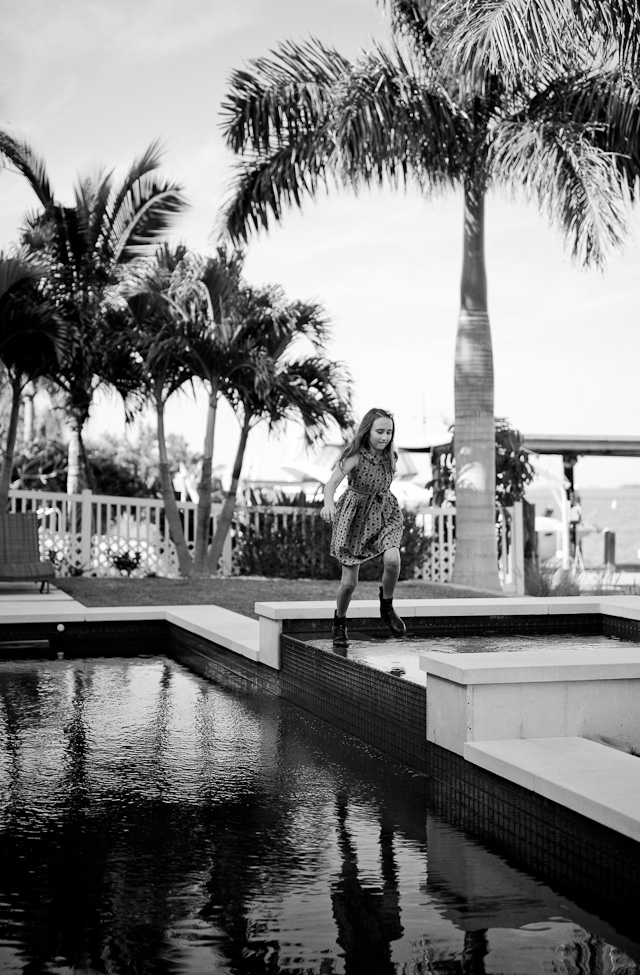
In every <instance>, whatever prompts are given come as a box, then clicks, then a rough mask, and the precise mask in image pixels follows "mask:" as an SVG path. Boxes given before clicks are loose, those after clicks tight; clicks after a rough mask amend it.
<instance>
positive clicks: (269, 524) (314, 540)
mask: <svg viewBox="0 0 640 975" xmlns="http://www.w3.org/2000/svg"><path fill="white" fill-rule="evenodd" d="M430 544H431V541H430V539H429V538H428V537H427V536H425V534H424V532H423V530H422V528H421V527H420V525H418V524H417V520H416V515H415V513H414V512H413V511H405V512H404V531H403V534H402V542H401V545H400V551H401V553H402V571H401V574H400V578H401V579H413V578H414V576H415V575H416V571H417V570H418V569H419V568H421V566H422V564H423V563H424V562H425V561H426V559H427V556H428V554H429V546H430ZM330 545H331V528H330V526H329V525H327V524H325V522H323V521H322V519H321V518H320V517H319V510H318V509H316V510H314V511H309V510H306V511H300V512H299V513H296V516H295V518H293V519H292V518H291V516H290V515H287V516H286V517H285V516H283V515H281V514H279V513H278V511H277V510H276V509H273V508H267V509H263V510H261V511H259V512H258V511H255V510H254V512H253V513H252V520H251V522H244V523H243V522H242V520H241V519H239V520H238V523H237V524H236V532H235V545H234V553H233V571H234V574H236V575H257V576H267V577H272V578H280V579H339V578H340V574H341V569H340V565H339V563H338V562H337V561H336V559H334V558H332V557H331V556H330V555H329V547H330ZM381 574H382V556H378V557H377V558H375V559H371V560H370V561H369V562H365V563H364V565H362V567H361V569H360V578H361V579H362V580H363V581H366V580H370V579H379V578H380V576H381Z"/></svg>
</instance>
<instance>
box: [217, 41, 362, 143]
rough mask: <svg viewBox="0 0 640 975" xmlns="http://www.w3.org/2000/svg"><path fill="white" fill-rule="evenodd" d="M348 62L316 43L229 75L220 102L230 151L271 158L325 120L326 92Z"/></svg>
mask: <svg viewBox="0 0 640 975" xmlns="http://www.w3.org/2000/svg"><path fill="white" fill-rule="evenodd" d="M348 70H349V62H348V61H347V59H346V58H344V57H343V56H342V55H341V54H339V53H338V52H337V51H335V50H334V49H332V48H329V47H326V46H325V45H323V44H322V43H321V42H320V41H318V40H315V39H313V38H312V39H310V40H309V41H307V42H305V43H302V44H296V43H294V42H291V41H289V42H285V43H283V44H281V45H280V47H279V48H278V49H277V50H275V51H272V52H271V55H270V57H264V58H256V59H254V60H252V61H250V62H249V66H248V68H246V69H243V70H240V71H234V72H233V73H232V75H231V77H230V79H229V85H228V89H227V94H226V97H225V99H224V100H223V102H222V107H221V114H222V119H223V121H222V124H221V127H222V131H223V134H224V137H225V139H226V142H227V145H228V146H229V148H230V149H231V150H232V151H233V152H246V151H247V150H250V151H252V152H253V153H271V152H272V151H273V149H274V147H276V146H280V145H282V144H291V143H293V142H296V141H299V140H300V137H301V136H302V137H304V136H306V135H308V133H309V132H310V131H312V130H314V129H317V128H318V127H319V125H321V124H322V122H323V121H325V120H326V118H327V113H328V110H329V105H330V92H331V88H332V87H333V85H334V84H335V83H336V81H337V80H338V79H339V78H340V77H341V76H342V75H343V74H344V73H345V72H346V71H348Z"/></svg>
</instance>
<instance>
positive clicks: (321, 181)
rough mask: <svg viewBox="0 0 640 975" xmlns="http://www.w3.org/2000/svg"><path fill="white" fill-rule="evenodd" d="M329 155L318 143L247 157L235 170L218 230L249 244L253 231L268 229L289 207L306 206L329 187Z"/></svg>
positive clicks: (219, 219) (286, 147)
mask: <svg viewBox="0 0 640 975" xmlns="http://www.w3.org/2000/svg"><path fill="white" fill-rule="evenodd" d="M326 160H327V154H326V153H325V152H323V151H322V149H321V148H320V146H316V145H315V144H314V145H312V146H307V147H306V152H301V151H300V148H299V147H298V146H283V147H280V148H278V149H275V150H273V151H272V152H271V153H270V154H268V155H267V154H263V155H260V154H247V155H246V156H245V157H244V158H243V159H242V160H241V162H240V163H239V164H238V166H237V167H236V169H235V175H234V177H233V179H232V181H231V183H230V186H229V191H228V197H227V200H226V202H225V203H223V206H222V208H221V210H220V215H219V218H218V221H217V224H218V231H219V233H220V234H221V235H226V236H228V237H229V238H230V239H231V240H232V241H233V242H234V243H240V242H246V241H247V240H248V238H249V235H250V233H251V231H252V229H253V230H254V231H258V230H261V229H264V230H268V228H269V226H270V219H271V218H273V219H274V220H276V221H279V220H280V219H281V217H282V215H283V213H284V211H285V209H286V208H287V207H290V206H297V207H298V208H301V207H302V203H303V200H304V199H305V198H313V197H314V196H315V195H316V193H317V191H318V189H319V188H320V187H321V186H324V187H325V188H327V187H328V179H329V176H328V174H327V172H326Z"/></svg>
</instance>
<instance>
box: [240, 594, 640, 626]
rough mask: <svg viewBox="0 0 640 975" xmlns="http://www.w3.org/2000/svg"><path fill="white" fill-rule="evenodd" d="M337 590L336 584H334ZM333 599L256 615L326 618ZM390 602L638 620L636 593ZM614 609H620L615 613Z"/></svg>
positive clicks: (364, 606) (436, 610) (411, 609)
mask: <svg viewBox="0 0 640 975" xmlns="http://www.w3.org/2000/svg"><path fill="white" fill-rule="evenodd" d="M336 589H337V587H336ZM335 605H336V604H335V600H323V601H317V602H303V601H301V602H282V603H281V602H258V603H256V604H255V612H256V615H257V616H264V617H266V618H267V619H272V620H283V619H327V618H330V617H332V616H333V612H334V610H335ZM394 605H395V606H396V607H397V609H398V612H399V613H400V615H404V616H424V617H429V616H453V617H457V616H557V615H561V614H571V615H574V614H582V613H599V612H603V613H605V615H608V616H624V617H625V618H626V619H640V596H604V597H603V596H567V597H562V598H560V597H554V598H548V599H544V598H538V597H535V596H517V597H516V596H514V597H508V596H507V597H505V596H500V597H495V598H494V597H479V598H477V599H398V598H397V597H396V599H395V601H394ZM618 608H619V609H620V611H621V612H618ZM379 612H380V606H379V603H378V600H377V599H354V600H353V602H352V603H351V605H350V606H349V612H348V614H347V616H350V617H361V618H365V619H366V618H367V617H371V616H377V615H378V613H379Z"/></svg>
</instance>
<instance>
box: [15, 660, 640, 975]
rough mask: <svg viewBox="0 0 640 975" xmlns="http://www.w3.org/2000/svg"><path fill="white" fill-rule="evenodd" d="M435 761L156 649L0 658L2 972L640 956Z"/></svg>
mask: <svg viewBox="0 0 640 975" xmlns="http://www.w3.org/2000/svg"><path fill="white" fill-rule="evenodd" d="M639 960H640V946H639V945H638V944H635V943H632V942H630V941H629V940H628V939H625V938H624V937H622V936H621V935H620V934H619V933H618V932H617V931H616V926H615V919H611V918H608V917H607V912H606V905H604V906H603V910H602V912H601V913H600V914H599V916H596V915H595V914H593V913H587V912H585V911H583V910H581V908H580V907H579V905H577V904H575V903H572V902H570V901H568V900H567V899H566V898H563V897H562V896H560V895H559V894H557V893H555V892H554V891H553V890H551V889H549V888H548V887H546V886H544V885H543V884H541V883H539V882H537V881H536V880H534V879H532V878H530V877H529V876H527V875H526V874H524V873H522V872H521V871H518V870H516V869H514V868H513V867H512V866H510V865H509V863H508V862H506V861H505V860H503V859H501V858H500V857H497V856H495V855H493V854H491V853H489V852H488V851H487V850H486V849H485V848H484V847H482V846H481V845H480V844H478V843H475V842H474V841H473V840H471V839H470V838H469V837H467V836H466V835H465V834H464V833H462V832H460V831H457V830H455V829H453V828H451V827H449V826H448V825H447V824H446V823H445V822H443V821H442V820H441V819H439V818H438V817H436V816H434V815H431V813H430V812H429V811H428V808H427V801H426V783H425V780H424V779H423V778H422V777H421V776H419V775H418V774H415V773H412V772H411V771H409V770H406V769H404V768H402V767H399V766H397V765H395V764H394V763H393V762H391V761H388V760H386V759H384V758H383V757H381V756H380V755H379V754H378V753H376V752H374V751H373V750H371V749H368V748H367V747H366V746H364V745H363V744H362V743H359V742H357V741H355V740H353V739H350V738H348V737H346V736H344V735H342V734H341V733H339V732H337V731H335V730H333V729H332V728H331V727H330V726H328V725H326V724H324V723H322V722H320V721H319V720H317V719H315V718H313V717H311V716H309V715H307V714H306V713H305V712H303V711H300V710H298V709H296V708H295V707H293V706H291V705H287V704H285V703H284V702H281V701H279V700H278V699H276V698H274V697H272V696H268V695H261V694H255V695H253V694H252V695H246V696H245V695H242V694H240V693H232V692H229V691H227V690H225V689H222V688H220V687H219V686H217V685H215V684H213V683H211V682H208V681H206V680H204V679H202V678H200V677H197V676H195V675H194V674H192V673H191V672H189V671H188V670H186V669H184V668H183V667H181V666H180V665H179V664H176V663H174V662H172V661H169V660H167V659H164V658H161V657H157V658H156V657H147V658H139V659H124V658H122V659H120V658H117V659H113V658H112V659H103V660H75V661H64V660H61V661H55V662H47V661H23V662H3V663H1V664H0V973H3V975H6V973H18V972H20V973H29V975H35V973H38V975H39V973H57V975H62V973H71V972H85V973H95V972H100V973H118V975H129V973H131V975H133V973H135V975H141V973H143V975H144V973H151V972H153V973H155V972H162V973H184V975H199V973H203V975H204V973H239V975H244V973H247V975H254V973H255V975H258V973H264V975H278V973H284V972H287V973H298V975H303V973H304V975H315V973H318V975H323V973H345V975H354V973H357V975H360V973H363V975H364V973H399V975H400V973H401V975H414V973H415V975H426V973H430V972H455V973H461V975H462V973H466V972H469V973H474V972H490V973H522V975H529V973H530V975H537V973H555V972H557V973H575V975H591V973H592V972H598V973H602V975H607V973H614V972H625V973H636V972H638V961H639Z"/></svg>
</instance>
